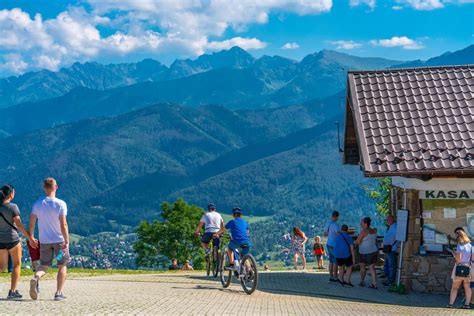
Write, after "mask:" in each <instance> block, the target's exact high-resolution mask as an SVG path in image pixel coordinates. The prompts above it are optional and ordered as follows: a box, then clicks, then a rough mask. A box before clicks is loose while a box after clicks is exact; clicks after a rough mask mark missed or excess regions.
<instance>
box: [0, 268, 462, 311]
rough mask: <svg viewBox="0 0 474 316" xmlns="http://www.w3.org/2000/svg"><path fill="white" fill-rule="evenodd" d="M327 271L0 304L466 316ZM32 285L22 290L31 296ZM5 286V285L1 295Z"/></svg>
mask: <svg viewBox="0 0 474 316" xmlns="http://www.w3.org/2000/svg"><path fill="white" fill-rule="evenodd" d="M327 279H328V277H327V274H326V273H314V272H308V273H305V272H266V273H261V274H260V283H259V289H258V291H256V292H255V293H254V294H253V295H251V296H248V295H246V294H245V293H244V292H243V290H242V288H241V287H240V284H233V285H231V286H230V288H228V289H223V288H222V287H221V284H220V282H219V281H218V279H214V278H207V277H204V276H203V273H202V272H193V273H163V274H149V275H110V276H98V277H72V278H71V279H69V280H68V282H67V284H66V290H65V294H66V296H67V297H68V300H67V301H65V302H54V301H53V300H52V298H53V294H54V288H55V281H54V280H45V281H43V282H41V294H40V298H39V300H38V301H31V300H30V299H29V298H26V299H24V300H23V301H21V302H10V301H6V300H4V299H3V298H2V299H1V300H0V306H1V308H0V314H49V315H51V314H72V313H74V314H155V315H165V314H166V315H178V314H183V315H235V314H245V315H317V314H338V315H350V314H356V315H382V314H385V315H386V314H398V315H415V314H416V315H433V314H436V315H438V314H460V315H461V314H466V315H467V314H469V313H467V312H466V311H463V310H459V309H456V310H448V309H445V308H443V307H444V306H445V305H446V303H447V296H440V295H421V294H411V295H402V296H401V295H398V294H392V293H387V292H386V290H383V289H379V290H372V289H368V288H360V287H355V288H343V287H341V286H338V285H334V284H329V283H328V282H327ZM27 281H28V280H27V279H24V280H23V281H22V283H21V286H20V292H22V293H23V294H24V296H28V282H27ZM7 290H8V283H6V280H5V279H0V295H1V297H4V295H6V292H7Z"/></svg>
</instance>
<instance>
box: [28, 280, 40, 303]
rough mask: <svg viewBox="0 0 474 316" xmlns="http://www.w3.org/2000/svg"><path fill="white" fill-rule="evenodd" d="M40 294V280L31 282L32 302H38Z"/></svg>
mask: <svg viewBox="0 0 474 316" xmlns="http://www.w3.org/2000/svg"><path fill="white" fill-rule="evenodd" d="M38 293H39V280H38V279H37V278H33V279H31V281H30V297H31V299H32V300H34V301H36V300H37V299H38Z"/></svg>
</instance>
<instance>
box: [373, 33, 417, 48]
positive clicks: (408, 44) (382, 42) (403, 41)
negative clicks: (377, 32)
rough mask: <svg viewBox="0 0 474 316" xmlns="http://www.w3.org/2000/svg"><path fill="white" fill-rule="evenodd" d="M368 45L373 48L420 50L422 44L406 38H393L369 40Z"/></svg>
mask: <svg viewBox="0 0 474 316" xmlns="http://www.w3.org/2000/svg"><path fill="white" fill-rule="evenodd" d="M370 44H371V45H373V46H382V47H402V48H403V49H422V48H424V46H423V44H421V43H420V42H417V41H415V40H413V39H410V38H408V37H406V36H394V37H392V38H389V39H379V40H371V41H370Z"/></svg>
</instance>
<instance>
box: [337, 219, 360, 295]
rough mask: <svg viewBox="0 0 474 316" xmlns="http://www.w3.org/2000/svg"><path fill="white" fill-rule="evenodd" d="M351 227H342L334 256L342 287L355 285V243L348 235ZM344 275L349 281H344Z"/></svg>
mask: <svg viewBox="0 0 474 316" xmlns="http://www.w3.org/2000/svg"><path fill="white" fill-rule="evenodd" d="M348 230H349V227H348V226H347V225H342V226H341V233H340V234H338V235H337V237H336V243H335V246H334V256H335V257H336V263H337V266H338V267H339V283H341V285H342V286H350V287H353V286H354V285H353V284H352V283H351V275H352V265H354V264H355V254H354V241H353V240H352V237H351V236H350V235H349V234H348V233H347V231H348ZM344 275H346V276H347V279H346V280H347V281H346V280H344Z"/></svg>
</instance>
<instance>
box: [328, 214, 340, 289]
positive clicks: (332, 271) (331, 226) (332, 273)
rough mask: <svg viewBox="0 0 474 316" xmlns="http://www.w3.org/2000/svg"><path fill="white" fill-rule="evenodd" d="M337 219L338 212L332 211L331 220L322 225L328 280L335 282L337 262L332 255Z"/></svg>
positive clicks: (336, 231)
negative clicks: (324, 237) (326, 240)
mask: <svg viewBox="0 0 474 316" xmlns="http://www.w3.org/2000/svg"><path fill="white" fill-rule="evenodd" d="M338 219H339V212H338V211H334V212H332V215H331V220H330V221H328V222H327V223H326V225H325V226H324V236H328V242H327V244H326V247H327V248H328V255H329V282H333V283H336V282H338V281H337V280H338V279H337V263H336V257H334V246H335V245H336V237H337V235H338V234H339V232H340V228H339V225H338V224H337V220H338Z"/></svg>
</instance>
